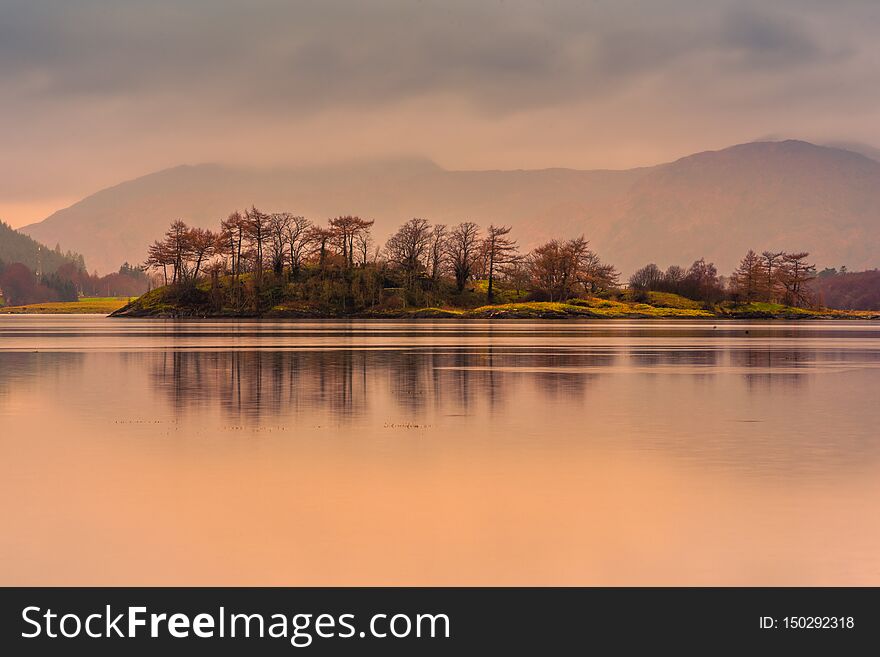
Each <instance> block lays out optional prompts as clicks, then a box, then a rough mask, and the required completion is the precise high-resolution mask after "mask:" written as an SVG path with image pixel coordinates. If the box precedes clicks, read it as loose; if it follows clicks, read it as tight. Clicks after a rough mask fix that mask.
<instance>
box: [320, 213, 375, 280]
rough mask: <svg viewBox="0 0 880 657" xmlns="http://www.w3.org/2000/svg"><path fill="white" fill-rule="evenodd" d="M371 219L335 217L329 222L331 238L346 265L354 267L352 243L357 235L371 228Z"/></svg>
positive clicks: (348, 216)
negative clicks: (337, 245) (336, 244)
mask: <svg viewBox="0 0 880 657" xmlns="http://www.w3.org/2000/svg"><path fill="white" fill-rule="evenodd" d="M373 223H374V222H373V220H372V219H361V218H360V217H353V216H351V215H346V216H342V217H335V218H334V219H331V220H330V230H331V231H333V238H334V241H336V242H337V243H338V244H339V245H340V247H341V249H340V250H341V252H342V259H343V261H344V262H345V263H346V265H347V266H348V267H349V268H351V267H354V243H355V240H356V239H357V237H358V235H361V234H362V233H365V232H369V230H370V228H372V226H373Z"/></svg>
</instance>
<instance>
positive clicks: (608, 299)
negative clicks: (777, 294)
mask: <svg viewBox="0 0 880 657" xmlns="http://www.w3.org/2000/svg"><path fill="white" fill-rule="evenodd" d="M281 288H282V289H281V291H277V293H276V295H272V297H274V298H269V299H267V300H263V301H264V303H257V304H251V305H246V306H242V307H234V306H230V305H228V304H226V303H224V302H223V301H222V299H227V298H229V295H228V294H218V293H217V291H216V290H214V292H213V293H212V290H211V289H210V286H209V285H208V284H207V283H205V284H200V285H199V286H197V287H194V288H190V289H182V288H179V287H174V286H166V287H161V288H157V289H155V290H152V291H150V292H148V293H147V294H145V295H143V296H142V297H140V298H138V299H135V300H133V301H132V302H131V303H128V304H126V305H124V306H123V307H121V308H119V309H117V310H115V311H114V312H113V313H112V316H113V317H155V318H267V319H284V318H289V319H348V318H350V319H444V318H446V319H658V318H665V319H669V318H680V319H711V318H716V319H880V311H845V310H830V309H826V308H812V309H808V308H796V307H792V306H785V305H782V304H774V303H757V302H753V303H733V302H729V301H726V302H721V303H718V304H712V305H708V304H704V303H701V302H698V301H693V300H691V299H687V298H685V297H682V296H679V295H677V294H671V293H665V292H647V293H639V294H637V293H633V292H627V291H622V292H618V293H613V294H607V295H603V296H602V297H585V298H576V299H567V300H565V301H564V302H559V301H525V300H523V301H507V302H499V303H494V304H488V303H485V294H484V293H482V292H481V290H480V285H479V284H478V285H477V286H475V288H474V289H470V290H468V291H467V292H466V294H464V295H460V296H458V297H456V298H455V299H452V301H454V303H447V304H441V305H425V306H414V305H408V304H406V303H405V301H404V299H403V298H402V297H403V295H402V294H401V293H400V291H399V290H398V289H396V288H394V289H386V290H382V291H381V293H380V294H379V295H378V297H377V300H376V302H375V303H373V304H370V305H367V306H366V307H359V306H357V305H352V304H351V303H350V302H347V300H346V299H344V298H332V297H331V298H329V299H327V300H326V301H324V302H320V301H314V300H305V299H303V298H302V296H303V295H302V290H301V289H299V287H298V286H297V285H296V284H286V285H282V286H281ZM499 296H502V298H503V297H505V296H507V297H511V296H516V293H515V292H514V291H510V290H507V291H504V292H502V294H501V295H499ZM218 300H220V301H218ZM265 301H268V302H265Z"/></svg>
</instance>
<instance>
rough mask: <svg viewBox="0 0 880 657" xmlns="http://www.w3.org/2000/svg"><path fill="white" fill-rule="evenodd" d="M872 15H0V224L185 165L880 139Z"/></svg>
mask: <svg viewBox="0 0 880 657" xmlns="http://www.w3.org/2000/svg"><path fill="white" fill-rule="evenodd" d="M878 26H880V2H876V1H875V0H864V1H862V0H837V1H836V2H827V1H824V0H823V1H819V0H815V1H813V0H798V1H795V0H774V1H773V2H767V1H766V0H763V1H762V2H749V1H748V0H737V1H736V2H726V1H722V0H717V1H716V0H663V1H659V0H641V1H634V0H609V1H604V0H593V1H590V0H570V1H568V0H565V1H553V0H545V1H543V2H541V1H537V0H505V1H500V0H484V1H481V0H437V1H433V0H424V1H418V0H314V1H303V2H297V1H295V0H263V1H261V0H173V1H171V0H138V1H134V0H56V1H50V0H0V90H2V91H0V129H2V151H0V152H2V159H0V218H4V219H6V220H7V221H10V222H11V223H12V224H13V225H22V224H24V223H28V222H30V221H34V220H38V219H41V218H43V217H45V216H46V215H48V214H49V213H51V212H52V211H54V210H55V209H58V208H59V207H63V206H64V205H67V204H69V203H71V202H73V201H75V200H78V199H79V198H81V197H83V196H85V195H87V194H89V193H92V192H94V191H96V190H98V189H100V188H102V187H105V186H108V185H112V184H114V183H117V182H120V181H122V180H125V179H129V178H133V177H136V176H138V175H141V174H144V173H149V172H151V171H154V170H156V169H160V168H164V167H168V166H174V165H177V164H182V163H197V162H206V161H211V162H228V163H242V164H248V165H274V164H285V163H310V162H317V161H330V160H341V159H343V160H344V159H353V158H357V159H361V158H372V157H387V156H398V155H422V156H427V157H429V158H431V159H433V160H434V161H436V162H437V163H439V164H440V165H442V166H444V167H447V168H505V169H507V168H540V167H549V166H567V167H576V168H599V167H604V168H622V167H631V166H637V165H643V164H655V163H657V162H661V161H665V160H669V159H673V158H675V157H678V156H681V155H686V154H688V153H691V152H694V151H699V150H706V149H713V148H721V147H724V146H728V145H731V144H734V143H740V142H743V141H751V140H754V139H757V138H762V137H767V136H781V137H798V138H804V139H807V140H811V141H819V142H823V141H838V140H849V141H859V142H865V143H868V144H873V145H880V113H878V111H877V110H878V101H880V27H878Z"/></svg>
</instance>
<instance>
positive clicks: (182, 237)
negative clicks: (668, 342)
mask: <svg viewBox="0 0 880 657" xmlns="http://www.w3.org/2000/svg"><path fill="white" fill-rule="evenodd" d="M372 227H373V221H372V220H369V219H364V218H361V217H358V216H339V217H335V218H333V219H330V220H329V221H328V222H327V223H326V224H323V225H321V224H315V223H313V222H311V221H310V220H308V219H306V218H305V217H302V216H300V215H295V214H292V213H288V212H281V213H266V212H262V211H260V210H258V209H257V208H255V207H252V208H250V209H249V210H246V211H244V212H234V213H232V214H231V215H229V216H228V217H227V218H226V219H224V220H222V221H221V222H220V223H219V225H218V227H217V230H207V229H203V228H193V227H189V226H187V225H186V224H185V223H184V222H183V221H180V220H178V221H175V222H174V223H173V224H172V225H171V227H170V228H169V229H168V231H167V232H166V234H165V235H164V237H163V239H161V240H158V241H156V242H154V243H153V244H152V245H151V246H150V247H149V257H148V259H147V261H146V263H145V265H144V266H145V267H146V268H147V269H148V270H149V271H153V272H159V274H160V276H161V279H162V282H163V283H165V284H166V285H168V286H171V287H172V288H177V289H179V290H180V291H181V293H182V294H183V297H181V298H182V299H183V298H184V297H186V295H185V294H184V293H185V292H186V290H201V292H203V293H204V295H205V296H203V297H202V298H201V302H202V303H206V302H207V303H209V305H211V306H212V307H213V308H214V309H215V310H217V311H219V310H221V309H224V310H229V311H232V312H246V313H259V312H261V311H263V310H265V309H266V308H269V307H272V306H273V305H275V304H278V303H280V302H282V301H283V302H291V301H294V302H302V303H304V304H317V305H320V306H322V307H324V308H331V307H332V308H335V309H337V310H339V311H342V312H352V311H359V310H363V309H377V308H378V309H389V308H395V307H429V306H450V307H464V308H466V307H473V306H474V305H476V304H484V303H489V304H492V303H502V302H503V303H507V302H519V301H565V300H567V299H573V298H578V297H587V296H609V295H614V294H619V293H620V292H621V290H622V289H623V288H629V292H628V294H630V295H631V296H632V295H636V296H637V295H638V294H639V293H640V292H649V291H664V292H672V293H675V294H678V295H681V296H683V297H686V298H688V299H691V300H695V301H698V302H702V303H704V304H706V306H707V307H710V306H712V305H714V304H717V303H720V302H727V303H733V304H738V303H753V302H770V303H778V304H785V305H789V306H800V307H814V306H816V305H817V304H819V303H822V302H824V300H825V299H826V296H827V294H826V293H825V292H822V291H820V290H819V289H817V287H816V285H815V281H816V280H817V276H818V275H817V273H816V266H815V264H813V263H812V262H810V261H809V253H807V252H787V251H763V252H762V253H761V254H760V255H759V254H757V253H755V252H754V251H749V252H748V253H747V254H746V255H745V257H744V258H743V260H742V262H741V263H740V265H739V267H738V268H737V269H736V271H734V272H732V274H731V275H730V276H727V277H725V276H721V275H719V273H718V271H717V269H716V267H715V266H714V264H712V263H711V262H706V261H705V260H704V259H700V260H697V261H696V262H694V263H693V264H692V265H691V266H690V267H687V268H684V267H678V266H672V267H669V268H667V269H666V270H665V271H662V270H660V268H659V267H657V266H656V265H654V264H649V265H647V266H645V267H643V268H642V269H640V270H638V271H637V272H636V273H635V274H633V275H632V276H631V277H630V278H629V280H628V281H627V283H626V285H623V284H621V281H620V276H619V273H618V272H617V270H616V269H615V268H614V266H613V265H611V264H608V263H606V262H604V261H603V260H602V259H601V258H600V257H599V255H598V254H597V253H596V252H595V251H594V250H593V249H592V248H591V247H590V244H589V242H588V241H587V240H586V239H585V238H584V237H583V236H578V237H573V238H569V239H553V240H550V241H548V242H545V243H544V244H541V245H539V246H537V247H535V248H533V249H531V250H530V251H527V252H526V251H523V250H521V249H520V248H519V246H518V243H517V240H516V239H515V238H514V236H513V235H512V231H511V228H510V227H509V226H501V225H494V224H493V225H490V226H488V227H481V226H478V225H477V224H476V223H473V222H469V221H465V222H462V223H459V224H456V225H452V226H449V225H446V224H431V223H430V222H429V221H427V220H426V219H422V218H414V219H411V220H409V221H407V222H406V223H404V224H403V225H402V226H400V228H399V229H398V230H397V231H396V232H395V233H394V234H393V235H392V236H391V237H390V238H389V239H388V240H387V241H386V242H385V243H384V244H381V245H380V244H376V242H375V240H374V238H373V235H372ZM188 298H189V299H190V300H193V299H194V298H195V297H193V296H192V295H190V297H188Z"/></svg>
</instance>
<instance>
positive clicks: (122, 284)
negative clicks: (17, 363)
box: [0, 221, 149, 306]
mask: <svg viewBox="0 0 880 657" xmlns="http://www.w3.org/2000/svg"><path fill="white" fill-rule="evenodd" d="M148 289H149V280H148V277H147V274H146V273H145V272H144V270H143V268H142V267H137V266H132V265H129V264H128V263H125V264H123V265H122V267H120V268H119V271H117V272H113V273H112V274H107V275H106V276H98V274H97V273H92V274H89V273H88V271H86V263H85V261H84V260H83V257H82V256H81V255H80V254H78V253H72V252H70V251H67V252H62V250H61V247H60V246H58V245H56V246H55V248H54V249H50V248H48V247H46V246H43V245H42V244H40V243H39V242H37V241H36V240H33V239H31V238H30V237H28V236H27V235H23V234H22V233H19V232H18V231H16V230H15V229H13V228H12V227H10V226H9V225H8V224H6V223H3V222H2V221H0V297H2V300H3V303H5V304H6V305H13V306H20V305H26V304H30V303H45V302H47V301H76V300H77V299H78V298H79V297H82V296H96V297H100V296H105V297H111V296H120V297H122V296H139V295H141V294H143V293H144V292H146V291H147V290H148Z"/></svg>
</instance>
